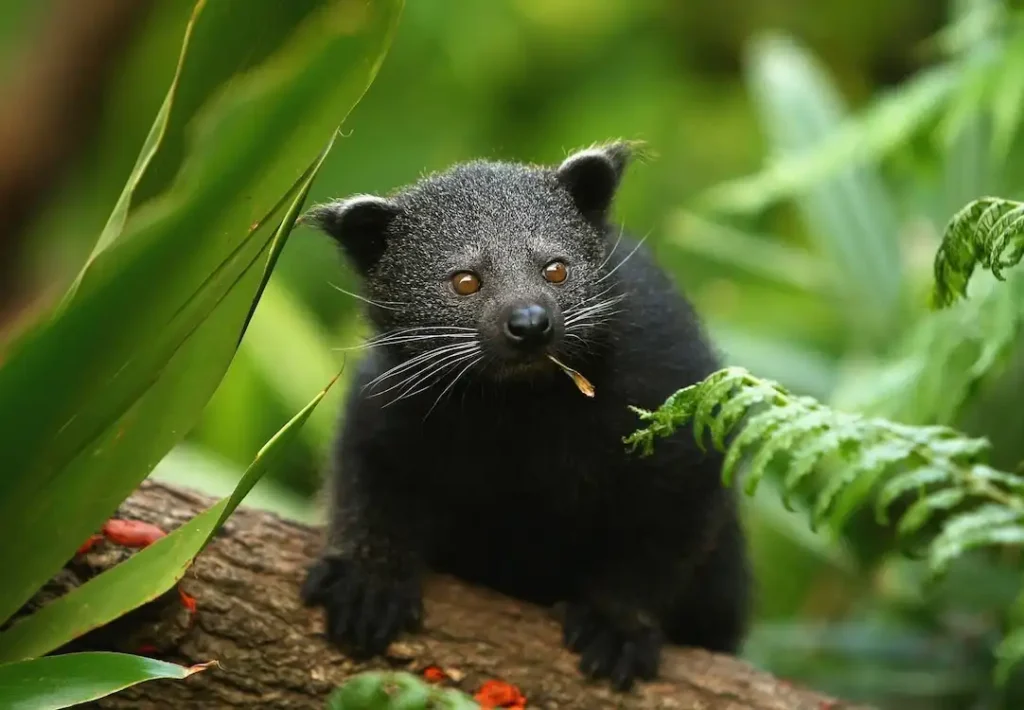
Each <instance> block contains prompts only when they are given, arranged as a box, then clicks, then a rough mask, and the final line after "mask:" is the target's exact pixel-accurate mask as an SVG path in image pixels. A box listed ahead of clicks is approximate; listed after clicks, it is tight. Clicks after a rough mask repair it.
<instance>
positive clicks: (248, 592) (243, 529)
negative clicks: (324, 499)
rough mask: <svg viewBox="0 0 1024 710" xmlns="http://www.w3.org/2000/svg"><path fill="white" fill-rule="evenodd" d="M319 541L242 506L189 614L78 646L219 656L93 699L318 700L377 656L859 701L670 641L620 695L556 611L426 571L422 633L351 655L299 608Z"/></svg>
mask: <svg viewBox="0 0 1024 710" xmlns="http://www.w3.org/2000/svg"><path fill="white" fill-rule="evenodd" d="M212 502H213V501H212V500H211V499H208V498H205V497H203V496H200V495H197V494H194V493H192V492H188V491H184V490H180V489H175V488H170V487H167V486H164V485H161V484H156V483H146V484H144V485H143V486H142V487H141V489H140V490H139V491H138V492H137V493H136V494H134V495H133V496H132V497H131V498H129V499H128V501H126V502H125V504H124V505H123V506H122V507H121V510H120V511H119V512H118V517H121V518H128V519H137V520H144V521H147V522H151V523H155V524H157V525H159V526H161V527H162V528H163V529H165V530H170V529H172V528H174V527H177V526H178V525H180V524H181V523H182V522H184V521H185V520H187V519H189V518H191V517H192V516H193V515H195V514H196V513H197V512H199V511H200V510H202V509H204V508H205V507H206V506H208V505H210V504H211V503H212ZM319 545H320V534H319V532H318V531H316V530H315V529H313V528H310V527H306V526H303V525H299V524H296V523H293V522H289V521H285V520H282V519H281V518H278V517H276V516H273V515H271V514H268V513H265V512H262V511H257V510H249V509H245V508H240V509H239V510H238V511H236V513H235V514H234V515H233V516H232V517H231V518H230V519H229V520H228V522H227V524H226V525H225V527H224V529H223V530H222V531H221V532H220V533H219V534H218V536H217V538H216V539H215V540H214V541H213V542H212V543H211V545H210V546H209V547H207V549H206V550H205V551H204V552H203V553H202V554H201V555H200V556H199V558H198V559H197V561H196V564H195V565H194V566H193V567H192V569H191V570H190V571H189V573H188V574H187V575H186V577H185V579H184V581H183V582H182V587H183V589H184V590H185V591H186V592H187V593H188V594H189V595H191V596H192V597H194V598H195V599H196V601H197V611H196V613H195V614H194V615H190V614H189V612H188V611H187V609H185V608H184V607H183V606H182V604H181V602H180V600H179V598H178V595H177V593H175V592H174V591H171V592H170V593H168V594H167V595H165V597H163V598H161V599H159V600H157V601H155V602H153V603H152V604H150V605H148V606H147V607H144V608H143V609H141V610H139V611H137V612H135V613H133V614H131V615H129V616H128V617H126V618H125V619H122V620H120V621H119V622H116V623H115V624H112V625H110V626H108V627H106V628H104V629H101V630H99V631H97V632H94V633H93V634H91V635H90V636H89V637H87V638H85V639H83V640H82V641H81V642H79V643H77V644H75V647H76V648H79V649H81V648H92V649H97V648H103V649H106V650H120V651H138V650H140V649H142V648H146V647H148V650H147V652H148V653H149V654H150V655H153V656H156V657H159V658H163V659H166V660H170V661H176V662H180V663H183V664H193V663H201V662H204V661H209V660H214V659H216V660H217V661H218V662H219V667H214V668H212V669H209V670H207V671H205V672H203V673H200V674H198V675H195V676H192V677H191V678H189V679H188V680H186V681H184V682H172V681H154V682H150V683H145V684H142V685H140V686H137V687H135V688H132V689H129V690H128V691H126V692H123V693H120V694H118V695H115V696H111V697H108V698H106V699H104V700H102V701H99V702H97V703H94V704H93V705H91V706H90V707H93V708H107V709H122V708H132V709H133V710H151V709H155V708H190V709H191V710H205V709H207V708H209V709H212V708H226V709H228V710H230V708H243V707H244V708H252V707H260V708H283V709H289V710H292V709H301V710H306V709H309V710H312V709H313V708H317V709H322V708H323V705H324V699H325V698H326V696H327V695H328V694H329V693H330V691H331V690H332V689H333V688H334V687H336V686H337V685H338V684H339V683H341V682H342V681H344V680H345V679H346V678H348V677H349V676H351V675H352V674H354V673H357V672H359V671H362V670H366V669H369V668H392V669H400V670H408V671H411V672H414V673H416V672H420V671H422V670H423V669H424V668H425V667H426V666H428V665H431V664H436V665H439V666H441V667H442V668H444V669H446V670H447V671H449V673H450V674H451V675H452V676H453V677H454V678H455V679H456V680H457V681H458V685H459V687H461V688H462V689H463V690H465V691H467V692H469V693H471V694H472V693H473V692H474V691H475V690H476V689H477V688H478V687H479V685H480V684H481V683H482V682H483V681H484V680H486V679H490V678H499V679H502V680H505V681H508V682H510V683H514V684H516V685H518V686H519V687H520V688H521V689H522V690H523V692H524V693H525V695H526V696H527V699H528V707H530V708H559V709H561V708H565V709H570V708H580V709H582V708H586V709H587V710H601V709H603V708H613V707H614V708H632V709H634V710H648V709H653V708H662V709H665V710H668V709H677V710H683V709H686V710H690V709H697V708H699V709H701V710H840V709H844V710H852V709H853V708H854V706H853V705H850V704H847V703H844V702H840V701H837V700H834V699H831V698H827V697H825V696H823V695H819V694H817V693H814V692H811V691H808V690H804V689H801V688H798V687H795V686H793V685H791V684H789V683H787V682H784V681H780V680H777V679H775V678H772V677H771V676H769V675H767V674H765V673H762V672H759V671H757V670H755V669H754V668H752V667H750V666H749V665H747V664H746V663H743V662H741V661H738V660H736V659H734V658H730V657H726V656H719V655H713V654H709V653H705V652H702V651H698V650H690V649H678V648H672V649H668V650H667V652H666V654H665V658H664V663H663V669H662V673H661V677H660V679H659V680H658V681H657V682H654V683H647V684H643V685H642V686H640V687H639V688H638V689H636V690H634V691H633V692H632V693H630V694H628V695H625V696H622V695H617V694H614V693H612V692H611V691H609V690H608V689H607V687H606V686H605V685H603V684H593V683H587V682H584V681H583V680H582V679H581V677H580V676H579V675H578V673H577V671H576V657H575V656H574V655H572V654H570V653H568V652H567V651H564V650H563V649H562V648H561V644H560V630H559V626H558V623H557V620H556V619H555V618H554V614H553V612H551V611H548V610H544V609H540V608H537V607H534V606H531V605H528V604H523V603H519V602H517V601H514V600H511V599H508V598H506V597H502V596H498V595H495V594H493V593H490V592H488V591H486V590H481V589H476V588H471V587H467V586H465V585H463V584H461V583H459V582H457V581H455V580H451V579H447V578H440V577H439V578H436V579H432V580H430V582H429V583H428V586H427V595H426V628H425V631H424V633H422V634H419V635H409V636H406V637H403V638H402V639H401V640H400V641H398V642H396V643H395V644H393V645H392V647H391V649H390V650H389V652H388V658H387V659H380V660H377V661H375V662H372V663H370V664H356V663H353V662H352V661H350V660H349V659H347V658H345V657H344V656H342V655H340V654H339V653H337V652H336V651H334V650H333V649H332V648H330V647H329V646H328V645H327V644H326V643H325V642H324V641H323V640H322V638H321V636H320V629H321V628H322V626H321V625H322V615H321V613H320V612H318V611H314V610H308V609H305V608H303V607H302V605H301V604H300V602H299V600H298V595H297V591H298V586H299V583H300V580H301V578H302V575H303V570H304V568H305V567H306V565H307V564H308V563H309V561H310V559H311V558H312V556H313V555H314V554H315V553H316V552H317V550H318V549H319ZM126 554H128V553H126V552H125V551H124V550H123V549H119V548H117V547H116V546H114V545H112V544H110V543H106V542H103V543H100V544H99V545H98V546H97V547H96V548H94V550H93V551H91V552H88V553H86V554H84V555H80V556H78V557H77V558H76V559H75V560H74V561H73V562H72V563H70V564H69V566H68V567H67V568H66V569H65V570H64V571H63V573H62V574H61V575H60V576H59V577H58V578H57V579H55V580H54V581H53V582H52V583H51V584H50V585H49V586H48V587H47V589H46V590H44V591H43V592H42V593H41V596H40V597H39V598H38V599H36V600H34V603H33V606H35V605H37V604H39V603H45V600H46V599H47V598H52V597H53V596H54V595H56V594H60V593H62V592H63V591H65V590H66V589H67V588H69V587H70V586H73V585H75V584H80V583H81V582H82V581H83V580H84V579H86V578H88V577H90V576H92V575H94V574H96V573H97V572H99V571H100V570H102V569H103V568H105V567H108V566H109V565H111V564H114V563H115V562H117V561H118V560H120V559H123V557H124V556H125V555H126Z"/></svg>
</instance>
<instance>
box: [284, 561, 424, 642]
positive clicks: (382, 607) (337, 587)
mask: <svg viewBox="0 0 1024 710" xmlns="http://www.w3.org/2000/svg"><path fill="white" fill-rule="evenodd" d="M301 594H302V600H303V602H304V603H305V604H306V605H307V606H322V607H324V609H325V611H326V612H327V628H326V635H327V638H328V639H329V640H330V641H331V642H332V643H334V644H335V645H337V646H338V647H339V648H341V649H342V650H343V651H345V652H346V653H348V654H349V655H350V656H352V657H354V658H357V659H365V658H370V657H372V656H378V655H381V654H383V653H384V651H386V650H387V647H388V645H389V644H390V643H391V642H392V641H394V640H395V639H396V638H397V637H398V635H399V634H400V633H401V632H402V631H415V630H418V629H419V627H420V625H421V622H422V619H423V600H422V593H421V591H420V585H419V581H418V580H417V579H388V578H385V577H383V576H381V575H379V574H374V573H373V572H371V571H369V570H367V569H366V568H364V567H363V566H361V565H359V564H357V563H355V562H352V561H351V560H347V559H344V558H338V557H332V558H325V559H322V560H320V561H318V562H316V563H315V564H314V565H312V566H311V567H310V568H309V572H308V574H307V576H306V581H305V583H304V584H303V585H302V593H301Z"/></svg>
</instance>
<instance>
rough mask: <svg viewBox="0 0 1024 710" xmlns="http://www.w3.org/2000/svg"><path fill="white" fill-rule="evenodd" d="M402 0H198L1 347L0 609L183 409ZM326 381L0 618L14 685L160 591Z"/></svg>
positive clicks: (102, 680) (117, 673)
mask: <svg viewBox="0 0 1024 710" xmlns="http://www.w3.org/2000/svg"><path fill="white" fill-rule="evenodd" d="M180 7H181V6H180V4H178V6H177V8H172V9H174V10H180ZM402 7H403V3H402V0H374V1H373V2H369V3H368V2H364V1H363V0H341V1H338V0H316V1H310V2H302V3H287V4H281V3H277V2H275V1H274V0H259V1H258V2H253V1H252V0H219V1H218V2H207V1H206V0H197V1H196V2H195V4H194V7H193V10H192V14H191V16H190V18H189V20H188V23H187V25H186V26H185V28H184V31H183V41H182V42H181V48H180V53H179V56H178V62H177V69H176V71H175V73H174V75H173V78H171V79H170V82H169V88H168V89H167V92H166V94H165V96H164V99H163V102H162V103H161V105H160V108H159V110H157V111H156V114H155V118H154V120H153V123H152V125H151V127H150V130H149V133H148V135H147V136H146V137H145V139H144V140H143V141H141V148H140V153H139V155H138V157H137V159H136V162H135V167H134V168H133V169H132V170H131V171H130V173H129V174H128V175H127V179H126V182H125V183H124V185H123V186H122V188H121V190H120V197H119V198H118V199H117V200H116V203H115V204H114V205H113V210H112V212H111V213H110V215H109V217H108V218H107V220H106V222H105V226H104V227H103V228H102V231H101V232H100V233H99V237H98V239H97V240H96V242H95V246H94V248H93V250H92V253H91V254H90V255H89V256H88V258H87V259H86V260H85V263H84V265H83V267H82V268H81V270H80V271H79V273H78V276H77V278H76V279H74V280H73V282H72V283H71V284H70V288H69V289H68V291H67V293H66V294H65V296H64V299H63V300H62V301H61V302H60V303H59V304H58V305H57V306H56V307H55V308H54V309H53V310H52V312H50V313H47V314H46V315H45V316H44V317H43V318H41V319H40V320H39V321H38V322H37V323H36V324H35V325H34V326H33V327H32V329H31V330H29V331H28V332H27V333H26V334H25V335H23V336H22V337H20V338H19V339H18V340H17V341H16V342H15V343H14V344H12V345H11V346H10V348H9V349H8V350H7V351H6V352H5V353H4V359H3V361H2V363H0V412H2V414H0V417H2V419H0V424H2V426H0V446H2V447H3V448H4V449H5V450H6V451H7V454H6V457H5V469H4V474H5V475H4V476H2V477H0V519H2V520H3V521H4V535H3V536H0V565H2V566H3V568H4V570H5V573H4V576H5V582H4V584H3V585H2V587H0V623H3V622H6V621H8V620H9V619H11V618H12V617H13V616H15V615H16V614H17V613H18V612H19V610H20V609H21V608H22V605H23V604H24V603H25V602H26V601H28V600H29V599H30V598H31V596H32V595H33V594H34V593H35V592H36V591H37V590H38V589H39V588H40V587H41V586H42V585H43V584H44V583H45V582H46V581H47V580H48V579H50V578H51V577H52V576H53V575H54V574H55V573H56V572H58V571H59V570H60V568H61V567H62V566H63V565H64V564H65V563H66V562H67V560H68V559H69V558H71V557H72V556H73V555H74V554H75V551H76V549H77V548H78V547H79V546H80V545H81V543H82V542H83V541H84V540H85V539H86V538H87V537H88V536H89V535H90V534H91V533H93V532H94V531H96V530H97V529H99V528H100V526H101V524H102V523H103V522H104V521H105V520H106V519H107V518H108V517H109V516H110V515H111V514H113V513H114V511H115V510H116V509H117V507H118V505H120V503H121V502H122V501H123V500H124V499H125V497H127V496H128V495H129V494H130V493H131V492H132V491H133V490H135V488H136V487H137V486H138V484H139V483H140V482H142V481H143V480H144V479H145V478H146V477H147V476H148V475H149V473H150V472H151V471H152V470H153V469H154V467H155V466H156V465H157V464H158V463H159V462H160V461H161V459H163V457H164V456H165V455H166V454H167V453H168V452H169V451H170V450H171V449H172V447H174V446H175V445H176V444H177V443H179V442H180V441H182V439H183V438H184V437H185V436H186V435H187V434H188V433H189V431H190V430H191V429H192V427H193V426H195V424H196V423H197V422H198V420H199V418H200V414H201V413H202V411H203V409H204V407H205V406H206V404H207V402H208V401H209V400H210V398H211V397H212V395H213V393H214V391H215V390H216V389H217V387H218V385H219V384H220V382H221V380H222V378H223V377H224V374H225V372H226V371H227V369H228V366H229V364H230V363H231V361H232V360H233V358H234V356H235V353H236V351H237V350H238V348H239V345H240V342H242V340H243V336H244V334H245V332H246V329H247V326H248V325H249V322H250V320H251V319H252V317H253V315H254V313H255V311H256V307H257V304H258V302H259V301H260V298H261V296H262V295H263V293H264V291H265V289H266V287H267V284H268V281H269V279H270V277H271V274H272V273H273V271H274V269H275V267H276V265H277V263H278V257H279V255H280V254H281V252H282V250H283V249H284V247H285V244H286V242H287V240H288V237H289V235H290V234H291V232H292V230H293V228H294V226H295V224H296V221H297V219H298V216H299V214H300V213H301V212H302V209H303V207H304V205H305V204H306V200H307V196H308V193H309V190H310V188H311V186H312V184H313V181H314V179H315V178H316V176H317V174H318V171H319V169H320V167H321V165H322V164H323V162H324V159H325V158H326V156H327V155H328V153H329V151H330V150H331V148H332V146H333V145H334V141H335V137H336V135H337V132H338V129H339V127H340V125H341V123H342V121H343V120H344V119H345V117H346V116H347V115H348V113H349V111H350V110H351V109H352V107H353V106H354V105H355V104H356V103H357V102H358V101H359V99H360V98H361V97H362V95H363V93H364V92H365V91H366V89H367V87H368V86H369V85H370V83H371V82H372V81H373V79H374V77H375V75H376V73H377V71H378V68H379V66H380V63H381V61H382V59H383V56H384V54H385V53H386V51H387V48H388V45H389V43H390V39H391V36H392V35H393V33H394V30H395V26H396V23H397V20H398V17H399V16H400V13H401V10H402ZM164 11H167V7H166V6H163V8H162V9H161V12H164ZM158 14H159V13H158ZM271 17H274V18H276V19H277V21H276V22H271V23H269V24H266V25H264V26H263V28H264V29H266V28H270V31H269V32H264V33H262V34H261V35H259V37H256V38H248V37H247V38H246V40H245V42H243V43H240V44H233V45H230V51H225V50H226V49H227V48H228V45H224V44H223V38H224V37H225V35H226V34H227V33H228V30H229V29H230V30H231V31H233V32H236V33H238V32H241V31H242V29H243V28H244V27H245V26H246V23H247V22H251V21H254V20H256V21H266V20H268V19H270V18H271ZM243 34H244V33H243ZM335 371H336V370H335ZM332 374H333V373H332ZM325 379H326V378H325ZM335 379H336V378H335ZM332 383H333V381H332ZM322 386H323V381H321V382H320V383H318V385H317V387H322ZM325 394H326V390H324V391H323V392H321V393H320V394H319V395H317V396H316V397H315V398H314V399H313V401H312V402H310V403H309V404H307V405H306V406H305V407H304V408H303V409H302V411H300V412H299V414H298V415H296V416H295V417H294V418H292V420H291V421H290V422H289V423H288V424H287V425H286V426H285V427H284V429H282V430H281V431H280V432H279V433H278V434H277V435H276V436H275V437H274V438H273V439H271V440H270V441H269V442H268V443H267V444H266V445H265V446H264V447H263V448H262V449H261V450H260V452H259V454H258V455H257V457H256V460H255V461H254V462H253V464H252V466H251V467H250V468H249V470H248V471H246V473H245V474H244V475H243V476H242V478H241V480H240V481H239V482H238V484H237V485H236V486H235V487H234V490H233V492H232V494H231V495H230V497H228V498H226V499H224V500H222V501H221V502H219V503H218V504H216V505H215V506H213V507H211V508H210V509H209V510H207V511H205V512H204V513H202V514H200V515H198V516H196V518H194V519H193V520H191V521H189V522H188V523H186V524H185V525H183V526H182V527H180V528H179V529H177V530H175V531H174V532H172V533H171V534H170V535H168V536H166V537H165V538H162V539H161V540H160V541H159V542H157V543H156V544H154V545H152V546H151V547H149V548H148V549H146V550H145V551H143V552H141V553H139V554H137V555H135V556H133V557H131V558H130V559H129V560H128V561H127V562H126V563H124V564H122V565H119V566H117V567H115V568H113V569H110V570H107V571H106V572H105V573H103V574H101V575H99V576H97V577H95V578H94V579H92V580H90V581H89V582H88V583H86V584H84V585H82V586H81V587H79V588H78V589H76V590H75V591H74V592H73V593H70V594H68V595H67V596H65V597H63V598H61V599H60V600H58V601H56V602H54V603H52V604H49V605H47V606H45V607H43V608H42V609H41V610H39V611H37V612H35V613H33V614H31V615H28V616H25V615H22V616H21V618H18V619H16V620H15V622H14V623H13V624H12V625H10V627H9V628H7V629H5V631H4V632H3V633H2V634H0V659H2V660H7V661H19V662H20V663H16V664H13V665H8V666H3V667H2V668H4V669H6V670H7V672H8V676H6V678H5V679H6V680H9V681H10V682H12V683H13V682H18V683H21V684H23V685H24V686H25V687H26V688H28V687H29V685H28V684H30V681H31V679H32V677H33V675H32V674H39V673H43V672H44V671H45V670H46V669H47V668H51V667H52V668H61V667H62V666H60V665H59V662H55V664H54V665H52V666H47V665H46V664H45V662H43V661H40V662H39V665H36V664H35V659H36V657H38V656H40V655H42V654H45V653H48V652H51V651H53V650H54V649H56V648H58V647H60V646H62V645H64V644H65V643H67V642H69V641H71V640H73V639H74V638H76V637H78V636H79V635H81V634H83V633H85V632H87V631H89V630H91V629H93V628H95V627H97V626H100V625H102V624H105V623H108V622H109V621H111V620H113V619H115V618H116V617H118V616H120V615H121V614H123V613H125V612H127V611H130V610H132V609H134V608H136V607H138V606H140V605H142V604H144V603H146V602H148V601H150V600H152V599H154V598H155V597H157V596H159V595H160V594H162V593H164V592H165V591H167V590H168V589H170V588H171V587H172V586H173V585H174V583H175V582H176V581H177V580H179V579H180V578H181V576H182V575H183V574H184V572H185V570H186V569H187V568H188V566H189V565H190V564H191V563H192V560H193V559H194V557H195V555H196V554H198V553H199V551H200V550H201V549H202V548H203V546H204V545H205V544H206V543H207V542H208V541H209V539H210V538H211V536H212V535H213V534H214V533H215V532H216V530H217V529H218V528H219V526H220V525H221V524H222V523H223V522H224V520H225V518H226V517H227V516H228V515H230V514H231V512H232V511H233V510H234V509H235V507H236V506H237V505H238V504H239V503H240V502H241V500H242V499H243V498H244V497H245V496H246V494H247V493H248V492H249V490H250V489H251V488H252V487H253V485H255V483H256V482H257V481H258V479H259V478H260V477H261V476H262V474H263V473H264V472H265V471H266V470H267V469H268V468H270V467H273V466H275V465H279V464H280V462H281V460H282V456H283V454H284V453H285V452H287V451H288V447H289V443H290V440H291V439H293V438H294V437H295V435H296V433H297V432H298V431H299V430H300V429H301V427H302V425H303V424H304V423H305V421H306V419H307V418H308V417H309V416H310V415H311V414H312V412H313V411H314V408H315V407H316V405H317V404H318V403H319V402H320V401H321V400H322V399H323V397H324V396H325ZM306 396H308V393H307V395H306ZM61 658H65V657H61ZM67 658H68V661H67V662H69V663H70V662H76V663H77V665H75V666H74V667H73V668H68V669H67V670H68V671H69V672H70V671H74V673H75V674H76V675H77V677H79V678H80V679H81V682H82V684H83V686H82V687H84V684H87V683H88V682H89V679H90V678H91V679H92V681H93V688H94V690H96V691H97V692H98V691H99V690H103V693H102V694H106V693H109V692H113V691H114V690H116V689H117V688H118V687H124V686H125V685H128V684H131V683H133V682H138V681H140V680H145V679H147V677H150V676H151V675H152V674H154V673H163V674H164V675H166V676H167V677H184V676H183V675H182V674H184V675H187V673H188V671H187V670H181V669H179V671H180V672H179V671H172V670H168V669H174V668H176V667H174V666H168V665H167V664H164V665H163V666H156V665H153V664H152V663H149V662H148V661H146V659H137V660H132V657H127V658H125V657H114V658H113V660H111V658H110V657H101V656H95V655H83V656H80V657H67ZM76 658H77V661H76ZM112 664H113V665H112ZM118 664H120V665H118ZM132 664H134V665H132ZM37 669H38V670H37ZM112 669H113V670H112ZM147 673H148V674H150V675H149V676H147ZM175 673H177V675H174V674H175ZM40 677H46V676H40ZM50 682H51V683H52V679H51V681H50ZM118 684H120V685H118ZM58 685H59V684H58ZM82 687H78V686H76V688H75V692H78V693H80V692H82ZM53 697H54V698H58V697H63V696H59V694H58V695H54V696H53ZM67 697H68V698H70V697H72V696H70V695H69V696H67ZM5 700H6V697H5ZM33 707H38V705H35V706H33Z"/></svg>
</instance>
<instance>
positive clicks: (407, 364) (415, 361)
mask: <svg viewBox="0 0 1024 710" xmlns="http://www.w3.org/2000/svg"><path fill="white" fill-rule="evenodd" d="M474 346H475V343H454V344H448V345H441V346H438V347H436V348H431V349H430V350H427V351H426V352H423V353H420V354H419V355H417V356H415V357H413V358H410V359H408V360H404V361H402V362H400V363H398V364H397V365H395V366H394V367H392V368H391V369H389V370H387V371H385V372H383V373H381V374H380V375H377V377H375V378H373V379H372V380H371V381H370V382H367V383H366V385H365V386H364V387H365V388H369V387H373V386H374V385H375V384H377V383H378V382H382V381H384V380H386V379H388V378H390V377H393V376H395V375H397V374H399V373H400V372H404V371H405V370H408V369H409V368H411V367H415V366H416V365H419V364H421V363H422V362H424V361H427V360H431V359H433V358H435V357H439V356H441V355H444V354H446V353H450V352H453V351H459V350H464V349H472V348H473V347H474Z"/></svg>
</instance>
